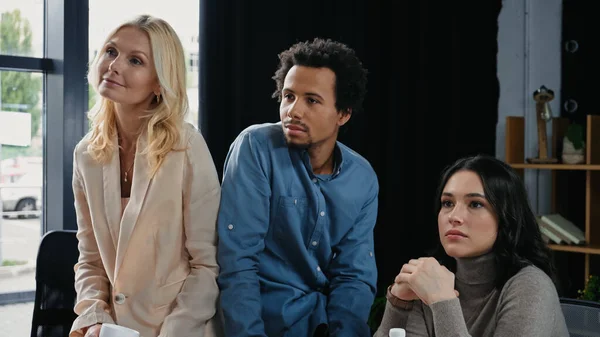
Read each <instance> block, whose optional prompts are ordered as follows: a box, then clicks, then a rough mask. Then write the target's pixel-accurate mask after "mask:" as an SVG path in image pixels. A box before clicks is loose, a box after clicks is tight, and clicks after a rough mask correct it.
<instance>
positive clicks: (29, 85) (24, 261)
mask: <svg viewBox="0 0 600 337" xmlns="http://www.w3.org/2000/svg"><path fill="white" fill-rule="evenodd" d="M43 54H44V2H43V1H41V0H2V1H0V204H1V205H2V206H1V207H0V214H2V216H1V217H0V305H1V304H4V303H14V302H15V301H17V302H18V301H19V299H28V300H31V299H32V298H33V292H34V291H35V268H36V257H37V251H38V246H39V242H40V239H41V233H42V232H43V224H42V219H43V217H42V214H43V181H44V179H43V178H44V176H43V174H44V169H43V166H44V155H43V153H44V148H43V143H44V128H43V127H42V124H43V123H42V120H43V119H44V114H45V111H44V106H45V97H44V76H45V75H44V69H43V66H42V65H43V63H44V62H43V60H42V56H43ZM9 307H10V306H5V307H2V306H0V308H2V309H5V308H6V311H7V312H4V313H3V314H2V317H7V318H6V320H4V321H3V322H0V335H5V334H6V335H28V334H29V331H28V329H29V327H28V326H27V325H24V326H21V325H19V324H18V322H16V321H15V320H13V319H12V317H15V314H14V313H12V312H8V309H7V308H9ZM20 316H23V314H22V313H21V314H20ZM5 321H6V322H7V323H6V324H7V325H9V326H5V325H3V323H4V322H5ZM6 329H8V330H6Z"/></svg>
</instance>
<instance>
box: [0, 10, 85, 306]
mask: <svg viewBox="0 0 600 337" xmlns="http://www.w3.org/2000/svg"><path fill="white" fill-rule="evenodd" d="M43 10H44V32H43V34H44V53H43V55H44V56H43V57H41V58H40V57H25V56H12V55H0V70H2V71H29V72H40V73H42V74H43V81H44V86H43V108H42V128H43V158H44V165H43V170H44V171H43V179H44V182H43V191H42V193H43V205H42V216H41V228H40V231H41V232H40V235H42V236H43V235H44V234H46V233H47V232H50V231H53V230H63V229H77V221H76V216H75V207H74V204H73V203H74V199H73V192H72V191H73V190H72V185H71V181H72V174H73V150H74V148H75V145H77V143H78V142H79V141H80V140H81V138H82V137H83V136H84V135H85V132H86V131H87V124H88V121H87V116H86V114H85V112H86V111H88V106H87V101H88V92H87V90H88V89H87V81H86V74H87V67H88V30H89V27H88V25H89V14H88V13H89V1H88V0H45V1H44V9H43ZM0 221H2V219H0ZM34 298H35V290H33V291H20V292H9V293H0V305H3V304H12V303H21V302H31V301H33V300H34Z"/></svg>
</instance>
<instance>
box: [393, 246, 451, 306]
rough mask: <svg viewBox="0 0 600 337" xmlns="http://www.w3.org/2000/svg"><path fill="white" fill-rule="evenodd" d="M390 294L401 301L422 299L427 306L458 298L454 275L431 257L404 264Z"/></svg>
mask: <svg viewBox="0 0 600 337" xmlns="http://www.w3.org/2000/svg"><path fill="white" fill-rule="evenodd" d="M390 292H391V293H392V295H394V296H395V297H397V298H399V299H401V300H405V301H412V300H416V299H420V300H421V301H423V303H425V304H427V305H431V304H433V303H435V302H439V301H444V300H449V299H452V298H456V297H458V291H456V290H454V274H453V273H452V272H451V271H449V270H448V268H446V267H444V266H442V265H440V264H439V262H438V261H437V260H436V259H434V258H431V257H422V258H419V259H417V260H414V259H413V260H410V261H408V263H406V264H404V266H402V269H401V270H400V274H398V276H396V279H395V280H394V284H393V286H392V289H391V290H390Z"/></svg>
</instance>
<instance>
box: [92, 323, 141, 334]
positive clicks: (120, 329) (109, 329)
mask: <svg viewBox="0 0 600 337" xmlns="http://www.w3.org/2000/svg"><path fill="white" fill-rule="evenodd" d="M100 337H140V333H139V332H137V331H135V330H133V329H129V328H126V327H124V326H120V325H115V324H110V323H103V324H102V328H101V329H100Z"/></svg>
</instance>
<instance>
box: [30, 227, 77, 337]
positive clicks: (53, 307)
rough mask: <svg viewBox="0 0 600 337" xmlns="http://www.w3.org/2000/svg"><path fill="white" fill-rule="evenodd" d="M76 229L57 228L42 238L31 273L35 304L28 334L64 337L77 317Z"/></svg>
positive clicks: (39, 336)
mask: <svg viewBox="0 0 600 337" xmlns="http://www.w3.org/2000/svg"><path fill="white" fill-rule="evenodd" d="M75 234H76V231H71V230H61V231H52V232H48V233H46V235H44V236H43V237H42V240H41V242H40V247H39V250H38V254H37V264H36V272H35V282H36V290H35V303H34V308H33V318H32V322H31V337H67V336H68V335H69V331H70V329H71V325H72V324H73V321H74V320H75V318H76V317H77V315H75V312H74V311H73V307H74V306H75V301H76V293H75V271H74V269H73V267H74V266H75V263H77V259H78V258H79V250H78V248H77V243H78V241H77V237H76V236H75Z"/></svg>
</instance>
